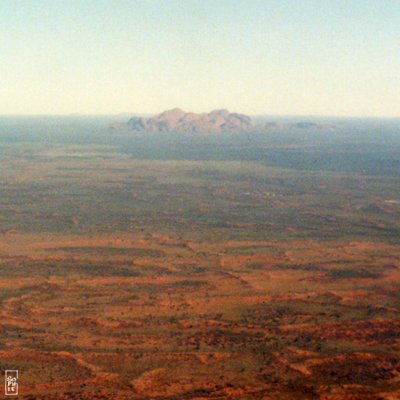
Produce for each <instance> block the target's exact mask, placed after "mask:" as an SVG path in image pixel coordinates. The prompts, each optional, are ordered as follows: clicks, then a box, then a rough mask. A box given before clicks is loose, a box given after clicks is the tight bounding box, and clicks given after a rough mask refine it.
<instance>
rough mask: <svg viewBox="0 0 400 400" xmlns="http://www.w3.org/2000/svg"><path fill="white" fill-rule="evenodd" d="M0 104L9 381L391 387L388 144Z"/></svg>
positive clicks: (396, 375) (245, 388)
mask: <svg viewBox="0 0 400 400" xmlns="http://www.w3.org/2000/svg"><path fill="white" fill-rule="evenodd" d="M7 124H8V125H7ZM7 124H5V123H4V122H3V125H4V126H3V127H2V135H3V136H1V135H0V136H1V137H2V141H1V146H0V162H1V170H0V188H1V189H0V190H1V195H0V231H1V232H0V301H1V308H0V313H1V319H0V355H1V357H0V367H1V371H2V372H4V370H6V369H17V370H19V373H20V379H19V387H20V396H19V397H20V398H24V399H133V400H134V399H137V400H139V399H142V400H144V399H157V400H174V399H188V400H189V399H191V400H195V399H196V400H200V399H203V400H205V399H238V400H239V399H243V400H246V399H248V400H250V399H257V400H258V399H259V400H303V399H321V400H378V399H381V400H396V399H399V398H400V314H399V307H400V290H399V289H400V287H399V286H400V285H399V283H400V247H399V239H400V174H399V173H398V172H399V170H398V163H396V162H397V161H396V160H398V158H397V155H398V154H400V153H396V151H398V150H396V149H398V148H399V146H398V144H397V145H396V146H397V147H396V146H395V145H392V144H390V143H389V144H388V142H384V144H385V143H386V144H387V145H388V146H387V147H385V148H384V149H383V150H382V149H381V150H380V153H379V154H378V153H377V152H372V153H371V151H370V150H368V149H370V148H371V146H372V145H370V144H368V143H367V144H365V143H364V142H363V143H361V144H359V143H358V141H357V142H356V146H355V147H354V146H353V147H352V145H351V144H347V145H346V146H345V150H343V148H340V149H337V142H340V143H343V137H344V136H343V135H344V133H343V132H342V133H341V135H342V136H334V135H333V134H332V133H330V132H323V133H321V134H318V135H322V136H324V137H325V136H326V135H328V136H329V135H330V136H329V137H328V139H324V137H320V136H318V135H317V137H318V138H319V142H318V141H317V144H316V142H315V140H314V139H310V141H309V142H308V143H297V144H296V146H293V142H294V141H293V140H292V139H293V133H290V135H289V134H288V135H289V136H287V137H286V139H285V138H282V137H280V136H279V135H278V133H276V132H274V133H273V134H271V136H270V137H269V138H268V140H269V142H268V143H267V142H264V141H263V140H264V139H262V140H261V139H260V140H261V142H254V141H252V139H249V138H247V137H246V138H241V137H234V138H223V139H221V138H210V137H205V138H202V139H193V138H188V137H186V136H185V137H183V139H182V142H178V146H177V145H176V143H177V142H176V141H177V140H180V139H179V137H178V138H176V137H174V138H172V139H171V138H170V139H166V138H165V137H161V138H157V137H150V138H144V139H143V137H138V138H136V139H132V138H130V137H128V138H127V136H126V135H127V134H126V133H124V134H123V135H122V134H121V136H120V137H118V133H115V132H112V131H107V130H106V131H105V132H102V133H101V135H100V134H99V136H96V140H92V139H93V137H94V136H93V135H94V133H93V132H94V131H96V129H94V128H93V126H90V129H89V128H88V127H87V126H84V127H81V128H80V130H81V131H80V132H81V133H80V136H74V134H72V133H69V132H70V131H68V129H70V130H71V131H73V130H74V129H78V128H77V125H73V124H72V125H71V124H70V125H71V126H72V127H71V126H70V125H68V129H67V128H65V127H63V126H61V127H59V126H55V127H54V126H53V125H51V127H50V128H49V127H48V126H47V125H43V124H42V125H39V127H37V128H36V130H37V131H35V132H36V133H35V132H34V133H29V132H28V133H24V134H20V135H18V134H17V133H18V132H20V131H24V132H25V131H29V129H28V127H27V126H26V125H23V126H22V128H21V127H19V126H17V125H15V124H14V125H10V122H7ZM68 124H69V122H68ZM96 126H97V125H96ZM59 129H64V132H65V131H67V133H66V134H65V135H64V136H61V137H57V139H48V138H49V137H51V135H50V134H51V133H52V132H53V131H56V130H59ZM348 129H350V128H348ZM86 130H90V132H92V133H91V135H92V136H90V135H88V136H85V135H84V134H85V132H86ZM344 130H345V129H344ZM42 131H43V132H44V133H42ZM4 132H6V133H7V135H8V136H7V135H5V133H4ZM9 132H11V133H13V132H17V133H16V134H15V135H14V136H12V135H11V134H8V133H9ZM82 132H83V133H82ZM0 133H1V132H0ZM297 134H298V133H297ZM40 135H43V137H44V138H45V139H43V140H42V139H41V137H42V136H40ZM113 135H114V136H113ZM124 135H125V136H124ZM291 135H292V136H291ZM10 137H11V139H10ZM110 137H111V139H110ZM359 137H360V136H357V140H359ZM371 137H373V136H371V134H370V135H369V136H368V138H371ZM285 140H286V141H285ZM326 140H328V141H330V142H329V145H330V146H331V147H329V148H328V149H327V148H326V147H324V145H323V144H322V143H324V142H325V141H326ZM155 143H156V144H155ZM157 143H158V144H157ZM160 143H161V144H160ZM226 143H229V146H227V147H226V148H224V147H223V146H225V144H226ZM315 146H317V150H316V151H315V149H314V147H315ZM368 146H370V147H368ZM374 146H375V147H374V148H375V149H376V148H378V147H377V146H376V145H374ZM221 148H224V150H223V151H219V152H218V149H221ZM216 149H217V150H216ZM260 149H261V150H262V152H260ZM354 149H361V150H357V151H354ZM311 151H312V152H311ZM288 152H289V153H288ZM310 152H311V153H310ZM328 153H329V154H330V158H329V157H327V156H326V154H328ZM357 153H360V154H359V156H358V155H357ZM218 154H219V155H220V156H218ZM288 154H289V156H288ZM338 154H339V155H340V157H339V158H338V157H337V155H338ZM152 155H153V156H152ZM185 155H187V156H186V157H185ZM290 155H293V157H291V156H290ZM293 160H295V161H293ZM310 160H311V161H312V160H314V161H315V162H314V164H313V163H312V162H310ZM326 160H328V161H329V163H328V164H326V163H324V162H325V161H326ZM337 160H339V161H337ZM340 160H342V161H340ZM293 163H295V164H293ZM305 166H306V167H307V168H306V167H305ZM341 166H342V167H343V168H341Z"/></svg>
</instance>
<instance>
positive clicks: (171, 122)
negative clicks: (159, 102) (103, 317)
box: [127, 108, 253, 133]
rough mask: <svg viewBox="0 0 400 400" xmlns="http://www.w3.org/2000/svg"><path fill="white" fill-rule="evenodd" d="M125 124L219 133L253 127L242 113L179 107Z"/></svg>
mask: <svg viewBox="0 0 400 400" xmlns="http://www.w3.org/2000/svg"><path fill="white" fill-rule="evenodd" d="M127 125H128V127H130V128H131V129H133V130H135V131H139V132H140V131H142V132H198V133H219V132H232V131H240V132H242V131H247V130H249V129H251V128H253V124H252V122H251V118H250V117H248V116H247V115H244V114H237V113H230V112H229V111H228V110H214V111H211V112H210V113H208V114H206V113H203V114H196V113H192V112H184V111H183V110H181V109H180V108H174V109H172V110H168V111H164V112H163V113H161V114H159V115H156V116H155V117H152V118H140V117H137V118H136V117H135V118H131V119H130V120H129V121H128V123H127Z"/></svg>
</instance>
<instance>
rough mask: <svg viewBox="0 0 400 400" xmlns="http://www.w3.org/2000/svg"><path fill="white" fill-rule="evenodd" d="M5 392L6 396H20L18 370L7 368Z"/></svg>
mask: <svg viewBox="0 0 400 400" xmlns="http://www.w3.org/2000/svg"><path fill="white" fill-rule="evenodd" d="M4 392H5V395H6V396H18V371H17V370H10V369H9V370H6V374H5V387H4Z"/></svg>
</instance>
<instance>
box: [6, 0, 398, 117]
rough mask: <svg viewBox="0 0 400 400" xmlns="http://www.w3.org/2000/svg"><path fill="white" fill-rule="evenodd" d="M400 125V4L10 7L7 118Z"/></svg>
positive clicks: (33, 1) (201, 0) (303, 0)
mask: <svg viewBox="0 0 400 400" xmlns="http://www.w3.org/2000/svg"><path fill="white" fill-rule="evenodd" d="M173 107H180V108H182V109H184V110H186V111H194V112H208V111H210V110H212V109H217V108H227V109H229V110H230V111H236V112H243V113H247V114H252V115H256V114H258V115H260V114H263V115H326V116H385V117H399V116H400V1H399V0H0V114H2V115H9V114H13V115H15V114H122V113H132V114H153V113H158V112H161V111H163V110H165V109H170V108H173Z"/></svg>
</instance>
